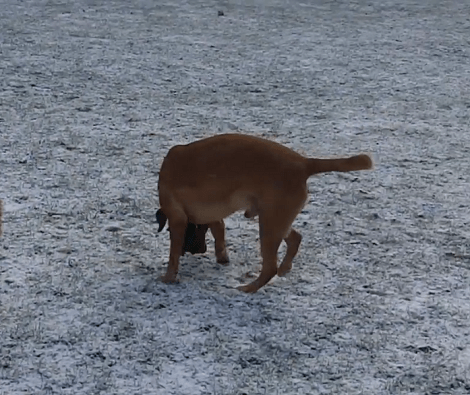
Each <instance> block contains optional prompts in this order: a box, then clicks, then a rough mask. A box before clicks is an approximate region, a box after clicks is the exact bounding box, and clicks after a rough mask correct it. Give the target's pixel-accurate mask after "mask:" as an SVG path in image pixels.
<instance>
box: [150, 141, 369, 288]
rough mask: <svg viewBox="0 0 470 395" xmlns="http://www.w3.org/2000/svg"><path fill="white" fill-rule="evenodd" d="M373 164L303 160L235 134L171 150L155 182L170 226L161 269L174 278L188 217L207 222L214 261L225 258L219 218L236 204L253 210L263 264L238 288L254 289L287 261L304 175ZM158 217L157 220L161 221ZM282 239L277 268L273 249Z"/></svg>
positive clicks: (295, 240)
mask: <svg viewBox="0 0 470 395" xmlns="http://www.w3.org/2000/svg"><path fill="white" fill-rule="evenodd" d="M370 168H372V160H371V158H370V157H369V156H367V155H356V156H352V157H350V158H341V159H313V158H312V159H309V158H305V157H303V156H302V155H300V154H297V153H296V152H294V151H292V150H291V149H289V148H287V147H284V146H282V145H280V144H278V143H275V142H273V141H269V140H265V139H262V138H258V137H252V136H246V135H241V134H225V135H218V136H214V137H209V138H206V139H203V140H199V141H196V142H194V143H191V144H188V145H177V146H175V147H173V148H171V149H170V151H169V152H168V154H167V156H166V157H165V159H164V161H163V163H162V167H161V170H160V180H159V183H158V190H159V197H160V206H161V213H162V217H161V222H160V228H163V226H164V224H165V222H166V218H168V221H169V228H170V240H171V246H170V261H169V264H168V269H167V272H166V274H165V275H164V276H162V280H163V281H164V282H166V283H170V282H175V281H176V276H177V274H178V266H179V257H180V255H181V251H182V248H183V244H184V242H185V232H186V228H187V224H188V223H193V224H208V226H209V229H210V230H211V232H212V235H213V236H214V239H215V253H216V257H217V262H219V263H227V262H228V256H227V251H226V249H225V225H224V222H223V219H224V218H225V217H227V216H229V215H230V214H232V213H234V212H235V211H238V210H246V211H245V216H246V217H247V218H251V217H254V216H256V215H258V216H259V227H260V241H261V255H262V258H263V266H262V270H261V273H260V275H259V277H258V278H257V279H256V280H254V281H253V282H252V283H250V284H248V285H244V286H240V287H238V289H240V290H241V291H244V292H256V291H257V290H258V289H260V288H261V287H262V286H263V285H265V284H266V283H267V282H268V281H269V280H271V278H273V277H274V276H275V275H276V274H277V275H278V276H282V275H284V274H286V273H287V272H289V271H290V270H291V268H292V260H293V258H294V256H295V255H296V254H297V251H298V249H299V245H300V241H301V239H302V237H301V236H300V234H299V233H298V232H296V231H295V230H294V229H292V228H291V224H292V222H293V221H294V219H295V217H296V216H297V214H298V213H299V212H300V210H301V209H302V207H303V205H304V204H305V201H306V200H307V179H308V178H309V177H310V176H312V175H314V174H318V173H324V172H331V171H340V172H348V171H354V170H365V169H370ZM162 224H163V225H162ZM282 240H285V242H286V243H287V251H286V255H285V257H284V259H283V261H282V263H281V265H280V266H279V267H277V250H278V248H279V245H280V244H281V241H282Z"/></svg>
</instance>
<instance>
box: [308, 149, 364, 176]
mask: <svg viewBox="0 0 470 395" xmlns="http://www.w3.org/2000/svg"><path fill="white" fill-rule="evenodd" d="M307 166H308V168H307V169H308V172H309V174H310V175H314V174H318V173H327V172H330V171H341V172H348V171H356V170H368V169H372V167H373V162H372V159H371V158H370V156H369V155H366V154H360V155H354V156H351V157H350V158H338V159H316V158H311V159H308V165H307Z"/></svg>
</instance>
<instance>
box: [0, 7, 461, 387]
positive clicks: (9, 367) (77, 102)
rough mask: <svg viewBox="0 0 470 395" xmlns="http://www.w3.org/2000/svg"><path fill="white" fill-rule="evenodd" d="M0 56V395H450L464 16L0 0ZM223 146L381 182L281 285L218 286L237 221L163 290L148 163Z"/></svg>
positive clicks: (322, 193) (457, 358)
mask: <svg viewBox="0 0 470 395" xmlns="http://www.w3.org/2000/svg"><path fill="white" fill-rule="evenodd" d="M103 4H104V5H103ZM219 10H220V11H223V12H224V14H225V15H224V16H218V11H219ZM0 45H1V47H0V50H1V54H0V76H1V78H0V84H1V89H0V173H1V174H0V198H3V199H4V201H5V211H6V212H5V219H4V220H5V234H4V237H3V238H2V239H0V394H2V395H3V394H5V395H6V394H8V395H16V394H38V395H41V394H73V395H78V394H87V395H88V394H125V395H129V394H178V395H179V394H189V395H195V394H250V395H251V394H282V395H284V394H317V393H318V394H320V393H322V394H323V393H325V394H326V393H338V394H409V393H414V394H466V393H469V392H470V338H469V336H470V321H469V320H470V302H469V299H470V287H469V279H470V278H469V277H470V250H469V247H470V238H469V237H470V230H469V222H470V215H469V214H470V213H469V210H470V208H469V205H470V201H469V192H468V191H469V187H468V186H469V181H470V159H469V157H470V134H469V122H470V116H469V114H470V90H469V87H470V72H469V70H470V66H469V65H470V5H469V3H468V1H467V0H449V1H445V0H442V1H437V0H434V1H431V0H430V1H412V0H395V1H392V0H385V1H375V2H372V1H370V2H366V1H342V0H340V1H324V0H322V1H320V0H315V1H313V0H312V1H305V2H300V1H290V2H282V1H276V0H270V1H260V0H254V1H250V2H248V1H230V2H229V1H204V2H203V1H189V0H188V1H183V0H179V1H178V0H176V1H171V2H170V1H167V2H166V3H164V2H162V1H156V0H107V1H105V2H98V1H93V0H74V1H72V0H64V1H54V0H34V1H33V0H25V1H19V0H0ZM237 130H240V131H244V132H245V133H250V134H254V135H264V136H267V137H269V138H273V139H275V140H276V141H279V142H282V143H284V144H286V145H288V146H290V147H292V148H294V149H296V150H298V151H300V152H303V153H305V154H309V155H312V156H313V155H318V156H327V155H336V154H352V153H356V152H359V151H369V152H372V153H373V154H374V155H375V158H376V160H377V167H376V170H375V171H373V172H362V173H355V174H347V175H335V174H330V175H325V176H322V177H318V178H312V179H311V180H310V184H309V185H310V190H311V195H310V196H311V198H310V201H309V203H308V204H307V205H306V207H305V209H304V211H303V212H302V213H301V215H299V217H298V219H297V220H296V222H295V226H296V227H297V229H299V230H300V231H301V233H302V234H303V236H304V239H303V243H302V245H301V249H300V252H299V255H298V256H297V258H296V260H295V261H294V268H293V271H292V273H291V274H290V275H289V276H287V278H283V279H280V278H275V279H274V280H273V281H272V282H271V283H270V284H269V285H268V286H266V287H264V288H263V289H262V290H260V291H259V292H258V293H257V294H255V295H243V294H240V293H239V292H237V291H235V290H234V287H235V286H236V285H238V284H239V283H240V282H246V281H248V280H246V279H244V278H243V275H244V273H246V272H247V271H253V272H254V271H256V270H257V269H258V268H259V255H258V245H257V225H256V222H255V221H248V220H246V219H244V218H243V217H242V215H236V216H234V217H232V218H231V220H229V221H227V225H228V232H227V238H228V241H229V244H230V257H231V265H230V266H228V267H222V268H221V267H219V266H217V264H216V263H215V258H214V256H213V244H212V242H210V250H209V251H208V253H207V254H206V255H204V256H198V257H193V256H186V257H185V258H183V259H182V264H181V273H180V277H181V283H180V284H179V285H174V286H168V285H164V284H162V283H160V282H159V281H158V280H157V277H158V275H160V274H161V273H163V272H164V270H165V268H166V260H167V257H168V246H169V237H168V232H163V233H161V234H159V235H158V236H157V226H156V224H155V218H154V214H155V211H156V209H157V208H158V196H157V188H156V186H157V181H158V170H159V166H160V163H161V161H162V159H163V156H164V155H165V153H166V151H167V150H168V148H169V147H171V146H172V145H174V144H177V143H184V142H190V141H193V140H195V139H197V138H200V137H203V136H208V135H211V134H214V133H220V132H226V131H237Z"/></svg>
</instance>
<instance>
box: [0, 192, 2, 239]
mask: <svg viewBox="0 0 470 395" xmlns="http://www.w3.org/2000/svg"><path fill="white" fill-rule="evenodd" d="M2 235H3V200H1V199H0V237H2Z"/></svg>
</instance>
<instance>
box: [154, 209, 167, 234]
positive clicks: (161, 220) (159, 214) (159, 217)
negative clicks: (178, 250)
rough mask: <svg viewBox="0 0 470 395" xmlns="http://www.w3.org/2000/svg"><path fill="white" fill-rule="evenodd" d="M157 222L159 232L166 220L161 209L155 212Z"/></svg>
mask: <svg viewBox="0 0 470 395" xmlns="http://www.w3.org/2000/svg"><path fill="white" fill-rule="evenodd" d="M156 216H157V222H158V231H159V232H161V231H162V229H163V228H164V227H165V224H166V220H167V219H168V218H167V216H166V215H165V213H164V212H163V211H162V209H161V208H159V209H158V210H157V214H156Z"/></svg>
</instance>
